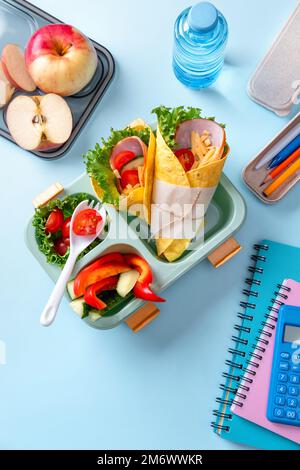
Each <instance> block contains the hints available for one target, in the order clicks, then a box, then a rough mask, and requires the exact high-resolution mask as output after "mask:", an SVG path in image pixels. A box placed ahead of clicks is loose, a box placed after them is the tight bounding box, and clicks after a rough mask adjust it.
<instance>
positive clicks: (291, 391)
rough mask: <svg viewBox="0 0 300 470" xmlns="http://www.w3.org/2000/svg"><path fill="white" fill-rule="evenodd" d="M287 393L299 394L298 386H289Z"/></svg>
mask: <svg viewBox="0 0 300 470" xmlns="http://www.w3.org/2000/svg"><path fill="white" fill-rule="evenodd" d="M289 395H292V397H297V396H298V395H299V389H298V387H289Z"/></svg>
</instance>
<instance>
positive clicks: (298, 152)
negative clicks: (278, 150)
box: [261, 147, 300, 186]
mask: <svg viewBox="0 0 300 470" xmlns="http://www.w3.org/2000/svg"><path fill="white" fill-rule="evenodd" d="M299 157H300V147H299V148H298V149H297V150H296V151H295V152H294V153H292V155H291V156H289V158H287V159H286V160H284V162H282V163H280V165H278V166H277V167H276V168H274V170H272V171H271V172H270V173H269V174H268V175H267V176H266V178H265V179H264V180H263V182H262V183H261V186H263V185H264V184H266V183H268V182H269V181H272V180H274V179H275V178H276V176H278V175H280V173H281V172H282V171H283V170H285V169H286V168H287V167H288V166H289V165H290V164H291V163H293V162H294V161H295V160H297V158H299Z"/></svg>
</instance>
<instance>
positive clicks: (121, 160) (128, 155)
mask: <svg viewBox="0 0 300 470" xmlns="http://www.w3.org/2000/svg"><path fill="white" fill-rule="evenodd" d="M135 158H136V154H135V153H133V152H130V150H126V151H124V152H120V153H118V154H117V155H116V156H115V157H114V159H113V160H112V161H111V165H112V166H113V167H114V168H113V169H115V170H118V171H120V170H121V168H123V166H124V165H126V163H129V162H131V160H134V159H135Z"/></svg>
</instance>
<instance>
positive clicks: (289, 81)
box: [248, 4, 300, 116]
mask: <svg viewBox="0 0 300 470" xmlns="http://www.w3.org/2000/svg"><path fill="white" fill-rule="evenodd" d="M248 93H249V95H250V97H251V98H252V99H253V100H254V101H256V102H257V103H259V104H261V105H262V106H264V107H266V108H268V109H270V110H272V111H273V112H274V113H276V114H277V115H279V116H286V115H287V114H289V113H290V112H291V110H292V107H293V105H294V104H298V103H299V102H300V101H299V97H300V4H298V6H297V8H296V9H295V11H294V12H293V14H292V15H291V17H290V18H289V20H288V22H287V23H286V25H285V26H284V28H283V30H282V31H281V32H280V34H279V36H278V37H277V39H276V40H275V42H274V44H273V46H272V47H271V49H270V50H269V52H268V53H267V55H266V56H265V58H264V59H263V61H262V62H261V63H260V65H259V66H258V68H257V70H256V72H255V73H254V75H253V77H252V78H251V80H250V82H249V84H248Z"/></svg>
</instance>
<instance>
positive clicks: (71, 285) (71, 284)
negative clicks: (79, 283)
mask: <svg viewBox="0 0 300 470" xmlns="http://www.w3.org/2000/svg"><path fill="white" fill-rule="evenodd" d="M67 291H68V294H69V296H70V297H71V300H75V299H78V297H77V295H75V294H74V280H73V281H69V282H68V284H67Z"/></svg>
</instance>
